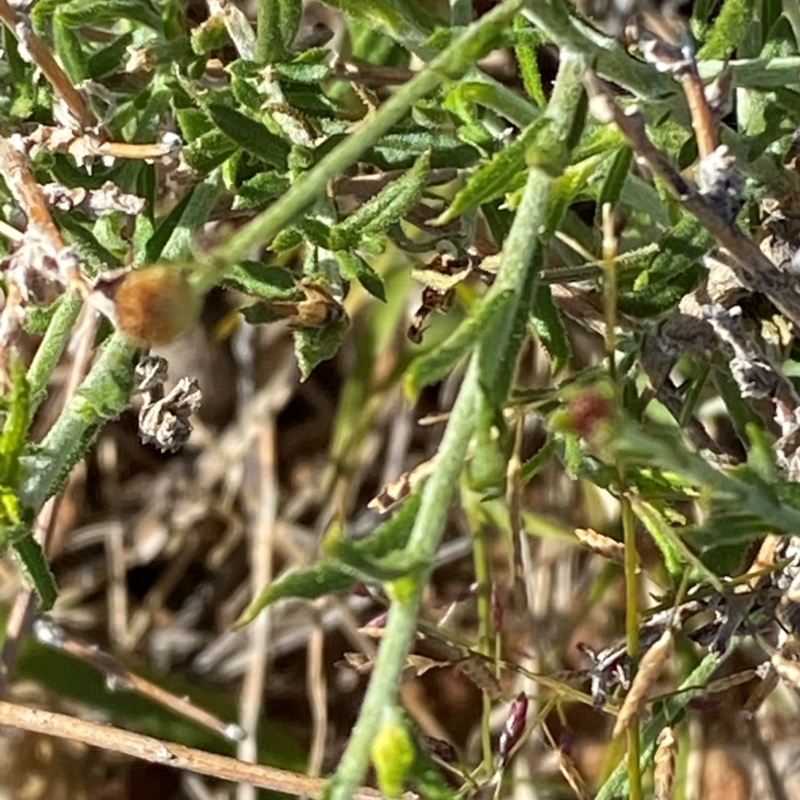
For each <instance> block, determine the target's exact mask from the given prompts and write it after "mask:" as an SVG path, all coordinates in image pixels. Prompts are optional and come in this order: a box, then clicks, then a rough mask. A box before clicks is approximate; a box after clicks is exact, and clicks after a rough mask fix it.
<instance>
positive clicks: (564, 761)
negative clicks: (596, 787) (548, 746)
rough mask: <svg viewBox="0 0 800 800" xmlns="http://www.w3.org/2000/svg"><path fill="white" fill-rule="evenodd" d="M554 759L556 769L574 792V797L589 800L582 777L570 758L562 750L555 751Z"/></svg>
mask: <svg viewBox="0 0 800 800" xmlns="http://www.w3.org/2000/svg"><path fill="white" fill-rule="evenodd" d="M556 758H557V759H558V768H559V770H560V771H561V774H562V775H563V776H564V780H566V782H567V783H568V784H569V785H570V788H571V789H572V791H573V792H575V796H576V797H577V798H579V800H589V798H590V797H591V795H590V794H589V790H588V789H587V788H586V782H585V781H584V780H583V776H582V775H581V774H580V772H578V768H577V766H576V765H575V762H574V761H573V760H572V758H571V757H570V756H569V755H567V754H566V753H565V752H564V751H563V750H561V749H558V750H556Z"/></svg>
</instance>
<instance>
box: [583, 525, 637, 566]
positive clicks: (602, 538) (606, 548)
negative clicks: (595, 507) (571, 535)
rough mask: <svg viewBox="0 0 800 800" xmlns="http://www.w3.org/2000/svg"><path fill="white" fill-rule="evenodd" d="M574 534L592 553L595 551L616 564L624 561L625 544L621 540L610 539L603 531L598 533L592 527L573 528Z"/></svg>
mask: <svg viewBox="0 0 800 800" xmlns="http://www.w3.org/2000/svg"><path fill="white" fill-rule="evenodd" d="M575 535H576V536H577V537H578V539H579V540H580V542H581V544H583V545H585V546H586V547H588V548H589V550H591V551H592V552H593V553H597V555H599V556H603V558H607V559H608V560H609V561H613V562H614V563H616V564H623V563H624V562H625V546H624V545H623V544H622V542H618V541H617V540H616V539H612V538H611V537H610V536H606V535H605V534H603V533H598V532H597V531H596V530H593V529H592V528H575Z"/></svg>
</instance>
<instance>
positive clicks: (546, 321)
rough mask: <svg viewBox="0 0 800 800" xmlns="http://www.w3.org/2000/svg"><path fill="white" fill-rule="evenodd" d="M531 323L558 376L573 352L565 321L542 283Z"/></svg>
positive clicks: (536, 294) (538, 290) (554, 373)
mask: <svg viewBox="0 0 800 800" xmlns="http://www.w3.org/2000/svg"><path fill="white" fill-rule="evenodd" d="M531 322H532V323H533V327H534V328H535V329H536V334H537V335H538V337H539V341H540V342H541V343H542V347H544V349H545V350H546V351H547V355H548V356H549V358H550V362H551V364H552V370H553V375H558V373H559V372H561V370H562V369H564V367H566V366H567V364H568V363H569V358H570V355H571V353H572V350H571V348H570V343H569V337H568V336H567V329H566V328H565V327H564V320H563V319H561V314H560V312H559V310H558V309H557V308H556V305H555V303H554V302H553V294H552V291H551V289H550V287H549V286H547V285H546V284H542V283H540V284H539V285H537V287H536V293H535V294H534V298H533V309H532V311H531Z"/></svg>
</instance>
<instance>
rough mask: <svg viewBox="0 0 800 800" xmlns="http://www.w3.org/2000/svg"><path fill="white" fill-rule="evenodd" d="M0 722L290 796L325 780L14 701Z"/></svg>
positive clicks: (363, 795)
mask: <svg viewBox="0 0 800 800" xmlns="http://www.w3.org/2000/svg"><path fill="white" fill-rule="evenodd" d="M0 725H4V726H8V727H11V728H17V729H19V730H25V731H30V732H32V733H41V734H44V735H46V736H56V737H58V738H60V739H71V740H73V741H77V742H82V743H83V744H87V745H90V746H92V747H99V748H102V749H103V750H110V751H112V752H115V753H123V754H125V755H129V756H132V757H134V758H139V759H142V760H143V761H149V762H151V763H155V764H163V765H164V766H168V767H173V768H174V769H185V770H189V771H191V772H197V773H199V774H201V775H210V776H213V777H215V778H220V779H222V780H227V781H233V782H241V781H243V782H247V783H251V784H253V786H258V787H260V788H262V789H269V790H271V791H274V792H285V793H286V794H291V795H295V796H299V795H308V796H310V797H319V796H320V795H321V794H322V790H323V788H324V786H325V781H324V780H322V779H320V778H309V777H307V776H305V775H299V774H297V773H295V772H289V771H287V770H282V769H276V768H275V767H267V766H263V765H260V764H247V763H245V762H243V761H238V760H237V759H235V758H230V757H228V756H221V755H217V754H216V753H209V752H206V751H205V750H198V749H197V748H194V747H186V746H184V745H181V744H176V743H174V742H166V741H163V740H161V739H155V738H153V737H152V736H143V735H142V734H138V733H131V732H130V731H126V730H123V729H122V728H117V727H115V726H113V725H102V724H100V723H97V722H89V721H87V720H83V719H79V718H77V717H70V716H67V715H66V714H58V713H55V712H52V711H42V710H40V709H35V708H28V707H26V706H22V705H18V704H16V703H8V702H5V701H0ZM352 797H353V800H379V798H380V797H381V795H380V793H379V792H377V791H375V790H374V789H369V788H361V789H358V790H357V791H355V792H354V793H353V795H352Z"/></svg>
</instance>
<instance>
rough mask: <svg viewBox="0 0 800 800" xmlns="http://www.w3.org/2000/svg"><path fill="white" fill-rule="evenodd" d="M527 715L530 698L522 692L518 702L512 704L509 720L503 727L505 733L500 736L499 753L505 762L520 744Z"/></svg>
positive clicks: (517, 699) (518, 696)
mask: <svg viewBox="0 0 800 800" xmlns="http://www.w3.org/2000/svg"><path fill="white" fill-rule="evenodd" d="M527 715H528V696H527V695H526V694H525V692H520V693H519V694H518V695H517V698H516V700H514V702H513V703H512V704H511V709H510V710H509V712H508V719H507V720H506V724H505V725H504V726H503V732H502V733H501V734H500V742H499V744H498V747H497V752H498V753H499V755H500V758H501V759H502V760H503V761H505V760H506V759H507V758H508V756H509V753H511V751H512V750H513V749H514V746H515V745H516V744H517V742H519V739H520V737H521V736H522V732H523V731H524V730H525V718H526V717H527Z"/></svg>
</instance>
